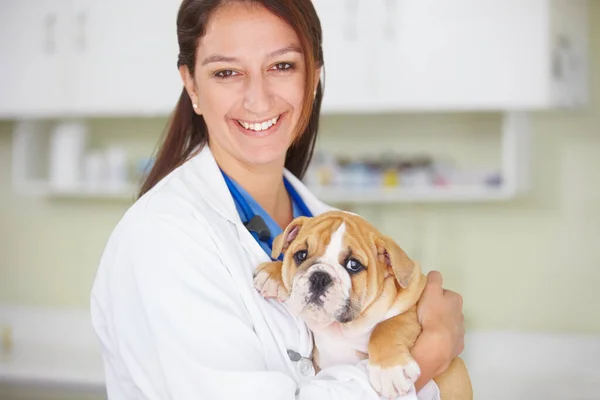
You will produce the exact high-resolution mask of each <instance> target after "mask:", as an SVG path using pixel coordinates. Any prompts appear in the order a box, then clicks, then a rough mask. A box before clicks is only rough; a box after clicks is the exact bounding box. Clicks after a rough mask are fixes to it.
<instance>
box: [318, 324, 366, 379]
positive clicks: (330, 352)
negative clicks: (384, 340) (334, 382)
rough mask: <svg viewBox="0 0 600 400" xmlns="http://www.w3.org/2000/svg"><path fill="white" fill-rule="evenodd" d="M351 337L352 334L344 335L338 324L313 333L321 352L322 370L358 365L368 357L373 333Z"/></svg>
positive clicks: (320, 362) (320, 364)
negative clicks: (342, 365)
mask: <svg viewBox="0 0 600 400" xmlns="http://www.w3.org/2000/svg"><path fill="white" fill-rule="evenodd" d="M336 326H337V327H336ZM352 333H354V332H352ZM350 335H351V333H346V334H345V333H343V332H342V330H340V329H339V324H338V323H335V324H334V326H331V327H329V328H327V329H325V330H321V331H315V332H313V336H314V339H315V347H316V348H317V349H318V350H319V367H320V368H327V367H330V366H333V365H338V364H356V363H357V362H358V361H361V360H363V359H365V358H366V357H367V353H368V350H369V338H370V337H371V331H369V332H366V333H363V334H359V335H357V336H350ZM360 353H364V354H360Z"/></svg>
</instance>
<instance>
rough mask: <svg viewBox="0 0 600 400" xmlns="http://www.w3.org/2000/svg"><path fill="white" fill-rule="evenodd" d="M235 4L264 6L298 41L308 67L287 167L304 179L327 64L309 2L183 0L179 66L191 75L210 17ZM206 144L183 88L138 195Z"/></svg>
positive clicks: (203, 127)
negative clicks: (320, 72)
mask: <svg viewBox="0 0 600 400" xmlns="http://www.w3.org/2000/svg"><path fill="white" fill-rule="evenodd" d="M236 1H238V2H239V1H243V2H248V3H256V4H260V5H262V6H264V7H265V8H266V9H268V10H269V11H270V12H272V13H273V14H275V15H277V16H278V17H280V18H281V19H283V20H284V21H286V22H287V23H288V24H289V25H290V26H291V27H292V28H293V29H294V31H295V32H296V34H297V35H298V37H299V39H300V44H301V48H302V53H303V55H304V62H305V65H306V77H305V88H304V103H303V105H302V111H301V113H300V119H299V121H298V125H297V127H296V135H295V138H296V139H295V140H294V142H293V143H292V145H291V146H290V147H289V149H288V151H287V154H286V159H285V167H286V168H287V169H288V170H289V171H290V172H291V173H292V174H294V175H295V176H296V177H297V178H299V179H302V177H303V176H304V174H305V172H306V169H307V167H308V165H309V164H310V161H311V158H312V155H313V150H314V147H315V142H316V139H317V133H318V129H319V116H320V113H321V101H322V99H323V82H321V81H319V84H318V86H317V93H316V96H314V94H313V88H314V86H313V85H314V82H315V79H316V76H315V73H316V70H317V68H319V67H322V66H323V48H322V41H323V39H322V31H321V23H320V21H319V18H318V16H317V13H316V11H315V9H314V7H313V4H312V1H311V0H183V2H182V3H181V5H180V7H179V12H178V15H177V39H178V42H179V58H178V61H177V67H178V68H179V67H181V66H183V65H186V66H187V67H188V69H189V71H190V73H191V74H192V76H193V71H194V67H195V64H196V49H197V47H198V43H199V41H200V39H201V38H202V37H203V36H204V35H205V33H206V27H207V24H208V22H209V19H210V16H211V15H212V14H213V13H214V12H215V10H216V9H217V8H218V7H220V6H222V5H223V4H225V3H232V2H236ZM313 96H314V98H313ZM207 143H208V129H207V126H206V123H205V121H204V118H203V117H202V116H201V115H198V114H196V113H195V112H194V109H193V106H192V101H191V99H190V97H189V95H188V93H187V91H186V90H185V87H184V88H183V89H182V91H181V95H180V96H179V100H178V102H177V105H176V107H175V110H174V111H173V113H172V115H171V118H170V121H169V123H168V125H167V129H166V134H165V135H164V138H163V139H162V143H161V144H160V146H159V147H158V150H157V154H156V159H155V161H154V165H153V167H152V169H151V170H150V172H149V173H148V176H147V177H146V179H145V180H144V182H143V184H142V187H141V190H140V193H139V196H140V197H141V196H142V195H143V194H144V193H146V192H147V191H148V190H150V189H151V188H152V187H154V185H156V184H157V183H158V182H159V181H160V180H161V179H163V178H164V177H165V176H167V175H168V174H169V173H171V172H172V171H173V170H174V169H175V168H177V167H178V166H180V165H181V164H183V163H184V162H185V161H186V160H187V159H188V158H189V157H190V156H191V155H192V152H193V151H194V150H195V149H202V147H203V146H205V145H206V144H207Z"/></svg>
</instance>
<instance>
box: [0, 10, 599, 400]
mask: <svg viewBox="0 0 600 400" xmlns="http://www.w3.org/2000/svg"><path fill="white" fill-rule="evenodd" d="M179 3H180V2H179V1H176V0H170V1H167V0H147V1H144V2H141V1H139V0H119V1H116V0H105V1H103V2H100V1H92V0H46V1H35V0H0V238H1V239H0V334H1V335H0V338H1V340H0V344H1V346H0V398H7V399H17V398H26V399H50V398H52V399H87V398H94V399H100V398H105V396H104V392H103V384H104V383H103V378H104V377H103V371H102V362H101V359H100V354H99V349H98V346H97V342H96V339H95V336H94V334H93V331H92V330H91V327H90V324H89V312H88V309H89V294H90V288H91V284H92V281H93V279H94V275H95V272H96V268H97V266H98V262H99V259H100V256H101V253H102V251H103V248H104V245H105V243H106V241H107V239H108V236H109V235H110V233H111V231H112V229H113V228H114V226H115V224H116V223H117V222H118V220H119V219H120V218H121V216H122V215H123V213H124V212H125V210H126V209H127V208H128V207H129V206H130V205H131V204H132V202H133V201H134V197H135V193H136V191H137V189H138V185H139V182H140V180H141V179H142V178H143V176H144V174H145V173H146V171H147V169H148V167H149V166H150V165H151V163H152V156H153V152H154V150H155V148H156V145H157V143H158V141H159V139H160V138H161V135H162V133H163V131H164V128H165V126H166V124H167V121H168V117H169V113H170V112H171V111H172V109H173V107H174V105H175V103H176V101H177V98H178V96H179V94H180V92H181V88H182V85H181V83H180V78H179V75H178V71H177V69H176V60H177V53H178V48H177V38H176V29H175V16H176V13H177V9H178V6H179ZM314 3H315V6H316V8H317V11H318V13H319V16H320V18H321V22H322V26H323V31H324V41H325V43H324V54H325V69H326V75H325V97H324V104H323V114H322V119H321V130H320V138H319V142H318V145H317V153H316V154H315V157H314V159H313V162H312V164H311V167H310V170H309V171H308V173H307V175H306V177H305V181H306V183H307V184H308V185H309V186H310V187H311V188H312V189H313V190H314V191H315V193H316V194H317V195H318V196H319V197H320V198H321V199H323V200H324V201H326V202H329V203H331V204H333V205H336V206H339V207H342V208H344V209H348V210H352V211H354V212H357V213H360V214H362V215H364V216H365V217H366V218H368V219H369V220H371V221H372V222H373V223H374V224H375V225H376V226H377V227H378V228H379V229H380V230H381V231H383V232H384V233H386V234H389V235H390V236H392V237H393V238H394V239H396V240H397V241H398V243H399V244H400V245H401V246H402V247H403V248H404V249H405V250H406V251H407V252H408V254H409V255H411V256H412V257H413V258H414V259H417V260H419V261H420V262H421V263H422V264H423V266H424V268H425V270H426V271H428V270H431V269H437V270H440V271H441V272H442V274H443V277H444V284H445V286H446V287H447V288H449V289H452V290H456V291H458V292H460V293H461V294H462V295H463V297H464V311H465V318H466V324H467V329H468V334H467V346H466V349H465V352H464V355H463V356H464V358H465V360H466V362H467V365H468V366H469V368H470V371H471V375H472V379H473V385H474V387H475V398H476V399H600V295H599V294H598V293H599V292H600V289H599V288H598V285H599V284H600V246H599V244H600V74H599V72H600V0H588V1H585V0H452V1H447V0H376V1H366V0H315V2H314Z"/></svg>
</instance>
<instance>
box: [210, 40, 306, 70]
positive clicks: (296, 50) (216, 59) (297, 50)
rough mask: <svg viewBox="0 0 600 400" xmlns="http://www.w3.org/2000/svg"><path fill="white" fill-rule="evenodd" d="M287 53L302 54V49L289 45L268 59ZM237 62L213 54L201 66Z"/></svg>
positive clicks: (235, 59) (276, 51) (230, 58)
mask: <svg viewBox="0 0 600 400" xmlns="http://www.w3.org/2000/svg"><path fill="white" fill-rule="evenodd" d="M287 53H300V54H302V49H300V47H298V46H296V45H290V46H287V47H284V48H281V49H279V50H275V51H274V52H272V53H270V54H269V55H268V57H269V58H273V57H277V56H282V55H284V54H287ZM237 61H239V60H238V59H237V58H235V57H227V56H223V55H220V54H213V55H210V56H208V57H206V58H205V59H204V60H203V61H202V66H204V65H206V64H210V63H215V62H231V63H233V62H237Z"/></svg>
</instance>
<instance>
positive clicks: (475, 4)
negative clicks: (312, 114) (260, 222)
mask: <svg viewBox="0 0 600 400" xmlns="http://www.w3.org/2000/svg"><path fill="white" fill-rule="evenodd" d="M357 3H364V2H361V1H358V0H337V1H335V0H334V1H332V0H329V1H327V0H319V1H316V2H315V6H316V8H317V12H318V13H319V15H320V16H321V20H322V25H323V31H324V42H325V46H324V51H325V55H324V56H325V62H326V64H325V69H326V73H327V75H328V79H327V81H326V87H325V91H326V95H325V99H324V103H323V111H324V112H339V111H345V110H346V111H347V110H352V111H367V112H368V111H384V110H389V111H418V110H431V111H440V110H441V111H445V110H507V109H508V110H510V109H520V110H534V109H546V108H560V107H577V106H580V105H583V104H585V103H586V101H587V85H588V80H587V62H588V59H587V52H588V42H587V0H526V1H523V0H452V1H442V0H374V1H372V2H369V5H368V7H367V6H364V5H363V6H364V9H361V8H360V7H363V6H360V5H357ZM348 10H352V11H353V14H351V15H352V16H353V19H352V20H349V15H350V12H349V11H348ZM334 16H338V17H339V19H338V20H334ZM352 24H354V25H352ZM347 32H354V35H349V34H347ZM361 35H362V36H361ZM331 76H333V77H335V78H329V77H331Z"/></svg>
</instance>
